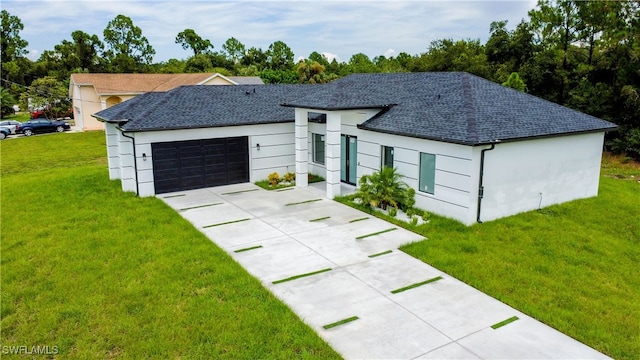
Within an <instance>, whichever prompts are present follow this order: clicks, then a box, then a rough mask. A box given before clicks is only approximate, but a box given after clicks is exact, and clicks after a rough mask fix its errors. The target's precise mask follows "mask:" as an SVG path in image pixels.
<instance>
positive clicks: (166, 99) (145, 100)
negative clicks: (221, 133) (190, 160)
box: [95, 85, 318, 131]
mask: <svg viewBox="0 0 640 360" xmlns="http://www.w3.org/2000/svg"><path fill="white" fill-rule="evenodd" d="M317 88H318V86H317V85H260V86H250V85H238V86H207V85H200V86H183V87H179V88H176V89H173V90H171V91H167V92H165V93H154V94H153V95H151V94H145V96H144V97H143V96H138V97H135V98H133V99H131V100H128V101H125V102H123V103H122V104H118V105H116V106H113V107H111V108H109V109H106V110H102V111H100V112H98V113H97V114H95V117H97V118H99V119H101V120H103V121H107V122H118V123H124V121H123V120H125V119H126V120H127V122H126V123H124V124H123V125H121V127H122V129H123V130H126V131H148V130H166V129H189V128H205V127H220V126H235V125H251V124H268V123H278V122H292V121H294V119H295V114H294V110H293V109H292V108H286V107H283V106H280V104H281V103H283V102H286V101H291V100H292V99H295V98H297V97H301V96H305V95H307V94H310V93H311V92H313V91H315V90H316V89H317Z"/></svg>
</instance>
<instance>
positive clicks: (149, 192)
mask: <svg viewBox="0 0 640 360" xmlns="http://www.w3.org/2000/svg"><path fill="white" fill-rule="evenodd" d="M107 126H108V127H109V126H112V125H109V124H107ZM115 131H117V133H118V139H119V142H118V146H119V148H118V150H119V151H118V155H119V170H120V173H121V174H122V177H121V179H122V189H123V190H125V191H136V187H135V181H136V174H135V172H134V170H133V169H134V159H133V158H134V153H133V146H132V142H131V140H130V139H127V138H126V137H124V136H122V134H121V133H120V131H118V130H115ZM127 135H128V136H134V137H135V144H136V145H135V150H136V151H135V156H136V159H135V162H136V163H135V166H136V167H137V181H138V191H139V195H140V196H153V195H155V187H154V181H153V156H152V153H151V144H153V143H157V142H172V141H187V140H197V139H213V138H226V137H240V136H248V138H249V147H250V149H249V154H250V155H249V178H250V181H251V182H255V181H258V180H263V179H266V178H267V176H268V175H269V174H270V173H273V172H278V173H279V174H280V175H283V174H285V173H286V172H293V171H295V156H294V155H293V154H294V150H295V148H294V133H293V124H292V123H286V124H268V125H249V126H234V127H225V128H207V129H185V130H167V131H150V132H140V133H127ZM258 144H260V150H258ZM114 164H115V161H114ZM110 166H111V165H110Z"/></svg>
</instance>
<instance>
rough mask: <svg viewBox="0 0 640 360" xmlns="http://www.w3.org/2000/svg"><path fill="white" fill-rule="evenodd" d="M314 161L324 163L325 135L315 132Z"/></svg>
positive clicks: (313, 138)
mask: <svg viewBox="0 0 640 360" xmlns="http://www.w3.org/2000/svg"><path fill="white" fill-rule="evenodd" d="M312 140H313V142H312V144H313V162H314V163H317V164H322V165H324V135H320V134H313V136H312Z"/></svg>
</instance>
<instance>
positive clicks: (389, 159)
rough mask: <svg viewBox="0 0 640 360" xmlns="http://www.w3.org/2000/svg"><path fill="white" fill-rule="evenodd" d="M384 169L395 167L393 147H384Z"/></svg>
mask: <svg viewBox="0 0 640 360" xmlns="http://www.w3.org/2000/svg"><path fill="white" fill-rule="evenodd" d="M382 167H390V168H392V167H393V147H392V146H382Z"/></svg>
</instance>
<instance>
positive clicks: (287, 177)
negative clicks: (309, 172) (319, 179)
mask: <svg viewBox="0 0 640 360" xmlns="http://www.w3.org/2000/svg"><path fill="white" fill-rule="evenodd" d="M282 180H283V181H285V182H288V183H292V182H294V181H295V180H296V174H295V173H292V172H288V173H286V174H284V175H283V176H282Z"/></svg>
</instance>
